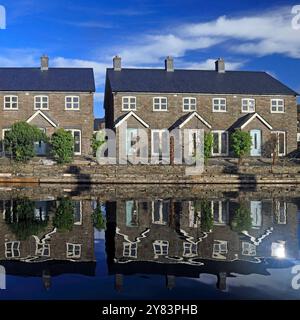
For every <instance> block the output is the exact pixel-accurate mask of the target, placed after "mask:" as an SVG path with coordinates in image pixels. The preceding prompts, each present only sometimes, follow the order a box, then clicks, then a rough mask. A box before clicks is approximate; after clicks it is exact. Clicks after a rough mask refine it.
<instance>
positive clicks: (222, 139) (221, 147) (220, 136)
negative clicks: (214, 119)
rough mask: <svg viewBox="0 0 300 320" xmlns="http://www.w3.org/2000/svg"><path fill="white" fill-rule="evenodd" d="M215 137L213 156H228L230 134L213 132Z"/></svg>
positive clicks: (221, 131)
mask: <svg viewBox="0 0 300 320" xmlns="http://www.w3.org/2000/svg"><path fill="white" fill-rule="evenodd" d="M212 135H213V148H212V155H213V156H226V155H228V132H227V131H223V130H214V131H212Z"/></svg>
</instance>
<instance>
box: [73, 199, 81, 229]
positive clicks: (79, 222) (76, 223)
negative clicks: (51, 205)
mask: <svg viewBox="0 0 300 320" xmlns="http://www.w3.org/2000/svg"><path fill="white" fill-rule="evenodd" d="M76 202H78V203H79V214H80V221H77V222H74V225H75V226H81V225H82V201H81V200H78V201H76ZM74 216H75V206H74Z"/></svg>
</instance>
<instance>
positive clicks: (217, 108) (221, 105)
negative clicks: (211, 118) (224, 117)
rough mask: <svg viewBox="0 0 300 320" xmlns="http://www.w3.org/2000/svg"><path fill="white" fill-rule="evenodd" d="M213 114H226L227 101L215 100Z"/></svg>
mask: <svg viewBox="0 0 300 320" xmlns="http://www.w3.org/2000/svg"><path fill="white" fill-rule="evenodd" d="M213 112H226V99H225V98H214V99H213Z"/></svg>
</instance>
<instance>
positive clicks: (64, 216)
mask: <svg viewBox="0 0 300 320" xmlns="http://www.w3.org/2000/svg"><path fill="white" fill-rule="evenodd" d="M73 225H74V205H73V202H72V201H71V200H70V199H67V198H61V199H59V205H58V207H57V210H56V212H55V216H54V218H53V226H54V227H55V228H57V229H58V231H71V230H72V228H73Z"/></svg>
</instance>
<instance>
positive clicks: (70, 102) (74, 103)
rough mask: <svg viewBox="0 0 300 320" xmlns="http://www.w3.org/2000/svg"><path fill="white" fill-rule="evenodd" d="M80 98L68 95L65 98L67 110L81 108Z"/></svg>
mask: <svg viewBox="0 0 300 320" xmlns="http://www.w3.org/2000/svg"><path fill="white" fill-rule="evenodd" d="M79 108H80V99H79V96H67V97H66V99H65V109H66V110H79Z"/></svg>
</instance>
